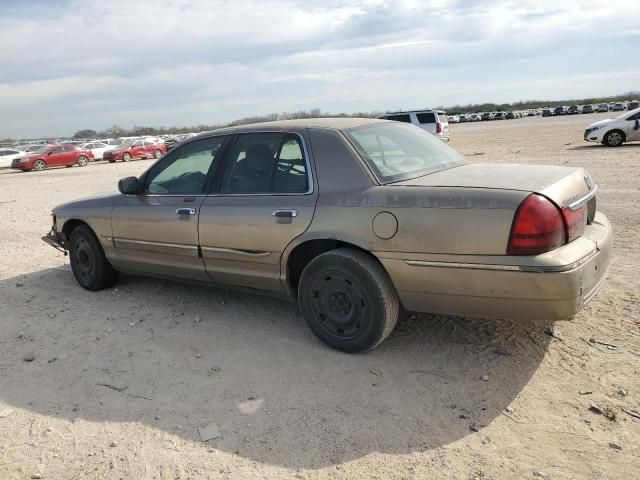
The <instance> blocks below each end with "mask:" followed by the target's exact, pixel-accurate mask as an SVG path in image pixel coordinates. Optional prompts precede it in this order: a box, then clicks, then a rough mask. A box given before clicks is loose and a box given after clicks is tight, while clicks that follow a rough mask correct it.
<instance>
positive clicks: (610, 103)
mask: <svg viewBox="0 0 640 480" xmlns="http://www.w3.org/2000/svg"><path fill="white" fill-rule="evenodd" d="M615 106H616V102H609V111H610V112H613V107H615Z"/></svg>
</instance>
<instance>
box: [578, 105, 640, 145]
mask: <svg viewBox="0 0 640 480" xmlns="http://www.w3.org/2000/svg"><path fill="white" fill-rule="evenodd" d="M584 139H585V140H586V141H587V142H600V143H602V144H603V145H606V146H608V147H619V146H620V145H622V144H623V143H625V142H637V141H640V108H636V109H635V110H631V111H629V112H624V113H623V114H622V115H619V116H618V117H616V118H608V119H606V120H600V121H599V122H596V123H592V124H591V125H589V126H588V127H587V129H586V130H585V131H584Z"/></svg>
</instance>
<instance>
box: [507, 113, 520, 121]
mask: <svg viewBox="0 0 640 480" xmlns="http://www.w3.org/2000/svg"><path fill="white" fill-rule="evenodd" d="M506 118H507V120H514V119H516V118H518V116H517V114H516V112H507V115H506Z"/></svg>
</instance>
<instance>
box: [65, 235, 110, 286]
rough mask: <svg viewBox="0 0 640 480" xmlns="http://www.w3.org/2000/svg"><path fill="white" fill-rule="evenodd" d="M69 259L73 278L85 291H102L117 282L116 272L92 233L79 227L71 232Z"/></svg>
mask: <svg viewBox="0 0 640 480" xmlns="http://www.w3.org/2000/svg"><path fill="white" fill-rule="evenodd" d="M69 243H70V246H69V258H70V263H71V270H72V271H73V276H74V277H75V278H76V280H77V281H78V283H79V284H80V286H81V287H83V288H86V289H87V290H92V291H95V290H102V289H103V288H108V287H112V286H113V285H115V283H116V282H117V281H118V271H117V270H115V269H114V268H113V267H112V266H111V264H110V263H109V261H108V260H107V258H106V257H105V256H104V250H102V247H101V246H100V242H98V239H97V238H96V236H95V235H94V233H93V231H91V229H90V228H89V227H87V226H86V225H80V226H78V227H76V228H75V229H74V230H73V232H71V239H70V242H69Z"/></svg>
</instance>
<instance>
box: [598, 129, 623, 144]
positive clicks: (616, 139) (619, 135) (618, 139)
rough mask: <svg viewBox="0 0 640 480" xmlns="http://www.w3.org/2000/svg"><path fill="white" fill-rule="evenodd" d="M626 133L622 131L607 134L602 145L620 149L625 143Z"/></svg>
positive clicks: (612, 131)
mask: <svg viewBox="0 0 640 480" xmlns="http://www.w3.org/2000/svg"><path fill="white" fill-rule="evenodd" d="M625 140H626V138H625V137H624V132H622V131H621V130H611V131H610V132H607V134H606V135H605V136H604V139H603V140H602V144H603V145H606V146H607V147H619V146H620V145H622V144H623V143H624V142H625Z"/></svg>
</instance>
